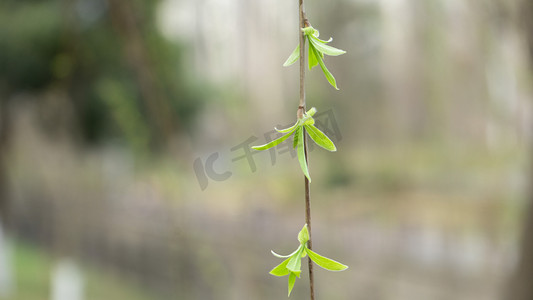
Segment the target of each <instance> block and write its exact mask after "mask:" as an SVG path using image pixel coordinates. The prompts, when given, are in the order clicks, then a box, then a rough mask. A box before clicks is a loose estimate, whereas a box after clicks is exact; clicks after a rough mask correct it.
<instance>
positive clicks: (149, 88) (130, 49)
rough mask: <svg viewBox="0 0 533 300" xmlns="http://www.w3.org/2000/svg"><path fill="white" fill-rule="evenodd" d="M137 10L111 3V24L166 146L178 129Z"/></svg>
mask: <svg viewBox="0 0 533 300" xmlns="http://www.w3.org/2000/svg"><path fill="white" fill-rule="evenodd" d="M138 9H139V8H138V7H137V6H135V2H133V1H123V0H110V1H109V13H110V18H111V23H112V24H113V27H114V28H115V30H116V31H117V33H118V34H119V35H120V38H121V39H122V43H123V47H122V51H123V52H124V56H125V58H126V62H127V63H128V64H129V66H130V67H131V69H132V70H133V72H134V73H135V77H136V80H137V83H138V84H139V90H140V93H141V98H142V100H143V101H144V104H145V107H146V109H147V111H148V115H149V118H150V120H151V123H152V125H153V129H154V136H155V138H156V139H158V141H159V143H162V144H163V145H165V144H168V142H169V140H170V138H171V136H172V134H173V131H174V129H176V128H174V126H175V123H174V121H175V120H174V119H175V116H174V115H172V113H171V110H170V102H169V100H168V98H167V97H166V96H165V93H164V92H163V91H162V89H161V88H160V86H159V85H158V84H157V79H156V78H155V73H156V72H155V70H154V69H153V64H152V63H151V61H150V54H149V52H148V49H147V48H146V41H145V39H144V36H143V32H142V22H141V21H142V20H140V18H139V16H140V14H139V12H138V11H137V10H138Z"/></svg>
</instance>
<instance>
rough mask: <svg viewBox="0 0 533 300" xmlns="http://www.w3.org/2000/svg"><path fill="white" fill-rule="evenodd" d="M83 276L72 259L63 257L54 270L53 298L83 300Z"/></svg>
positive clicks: (58, 299)
mask: <svg viewBox="0 0 533 300" xmlns="http://www.w3.org/2000/svg"><path fill="white" fill-rule="evenodd" d="M83 288H84V283H83V276H82V274H81V271H80V269H79V268H78V266H77V265H76V264H75V263H74V262H73V261H72V260H71V259H61V260H59V262H58V263H57V264H56V266H55V268H54V269H53V270H52V291H51V292H52V295H51V297H50V299H51V300H83Z"/></svg>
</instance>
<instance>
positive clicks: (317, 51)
mask: <svg viewBox="0 0 533 300" xmlns="http://www.w3.org/2000/svg"><path fill="white" fill-rule="evenodd" d="M302 31H303V33H304V35H305V37H306V38H307V40H308V41H309V47H308V55H307V57H308V65H309V70H311V69H312V68H313V67H315V66H316V65H320V68H321V69H322V72H324V75H325V76H326V79H327V80H328V82H329V83H330V84H331V85H332V86H333V87H334V88H335V89H337V90H338V89H339V88H338V87H337V82H336V81H335V77H333V74H331V72H330V71H329V70H328V68H327V67H326V64H324V55H329V56H339V55H341V54H344V53H346V51H344V50H341V49H337V48H335V47H331V46H329V45H326V44H327V43H329V42H331V41H332V40H333V38H329V40H327V41H324V40H321V39H319V38H318V36H319V34H320V33H319V32H318V30H316V29H314V28H313V27H312V26H309V27H305V28H302ZM298 58H300V45H298V46H296V49H294V51H293V52H292V53H291V55H290V56H289V58H287V60H286V61H285V63H284V64H283V66H284V67H288V66H290V65H292V64H294V63H295V62H296V61H297V60H298Z"/></svg>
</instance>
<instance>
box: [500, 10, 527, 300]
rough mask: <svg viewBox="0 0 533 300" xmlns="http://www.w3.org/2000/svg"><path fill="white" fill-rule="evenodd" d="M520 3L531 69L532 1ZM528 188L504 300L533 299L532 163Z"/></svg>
mask: <svg viewBox="0 0 533 300" xmlns="http://www.w3.org/2000/svg"><path fill="white" fill-rule="evenodd" d="M521 5H522V6H521V10H520V11H521V16H520V21H521V23H522V24H521V25H522V27H523V29H524V32H525V36H526V39H527V43H528V47H529V59H530V62H531V63H532V64H531V68H532V69H533V1H531V0H522V3H521ZM530 151H531V150H530ZM531 152H533V151H531ZM532 164H533V160H532ZM529 189H530V190H529V198H530V199H529V207H528V211H527V214H526V218H525V224H524V225H525V227H524V231H523V233H522V244H521V247H520V257H519V261H518V265H517V267H516V271H515V274H514V275H513V276H512V278H511V282H510V284H509V290H508V291H507V293H506V295H504V297H503V299H505V300H531V299H533V284H531V280H533V165H532V168H531V169H530V179H529Z"/></svg>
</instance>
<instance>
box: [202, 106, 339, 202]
mask: <svg viewBox="0 0 533 300" xmlns="http://www.w3.org/2000/svg"><path fill="white" fill-rule="evenodd" d="M314 119H315V126H316V127H318V128H319V129H320V130H322V132H324V134H326V135H327V136H328V137H330V138H331V140H332V141H333V142H334V143H335V144H337V143H338V142H340V141H341V140H342V135H341V133H340V130H339V126H338V124H337V121H336V120H335V114H334V113H333V110H332V109H329V110H326V111H323V112H321V113H317V114H316V115H315V116H314ZM292 125H293V124H292V123H291V124H289V125H286V126H278V128H287V127H290V126H292ZM280 136H281V133H279V132H277V131H275V130H271V131H268V132H266V133H265V134H264V135H263V137H264V139H265V142H266V143H269V142H271V141H273V140H275V139H277V138H279V137H280ZM258 140H259V138H258V137H256V136H254V135H252V136H250V137H249V138H247V139H246V140H244V141H243V142H242V143H240V144H238V145H235V146H234V147H231V148H230V153H232V158H231V162H232V163H235V162H237V161H241V160H245V161H246V162H247V163H248V166H249V167H250V171H251V172H252V173H255V171H257V164H256V163H255V159H254V156H255V155H257V154H261V155H265V153H267V152H266V151H256V150H253V149H252V148H251V147H252V146H254V145H257V144H263V142H257V141H258ZM308 146H309V149H308V150H309V152H311V151H313V150H314V148H315V145H314V143H308ZM233 153H234V154H233ZM287 153H288V154H289V155H290V156H291V158H295V157H296V150H295V149H294V148H293V146H292V140H291V139H287V140H286V141H284V142H282V143H281V144H279V145H278V146H277V147H274V148H271V149H269V150H268V154H269V155H270V162H271V165H272V166H274V165H275V164H276V162H277V158H278V157H279V156H280V155H287ZM220 156H221V155H220V152H213V153H211V154H209V155H208V156H207V157H197V158H196V159H195V160H194V163H193V169H194V172H195V174H196V179H197V180H198V184H199V185H200V189H201V190H202V191H203V190H205V189H207V187H208V186H209V181H210V180H214V181H225V180H228V179H230V178H231V176H232V175H233V172H232V171H231V170H223V171H221V170H216V169H215V163H216V162H217V160H218V159H220ZM224 163H225V165H227V164H228V161H225V162H224Z"/></svg>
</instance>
